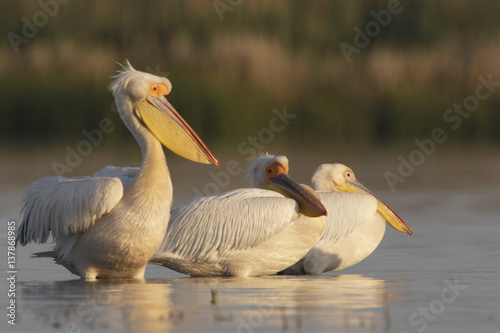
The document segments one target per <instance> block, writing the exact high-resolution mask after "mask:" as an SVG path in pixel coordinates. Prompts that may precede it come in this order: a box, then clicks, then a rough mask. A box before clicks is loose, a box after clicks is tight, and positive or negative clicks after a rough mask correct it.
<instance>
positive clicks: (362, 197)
mask: <svg viewBox="0 0 500 333" xmlns="http://www.w3.org/2000/svg"><path fill="white" fill-rule="evenodd" d="M312 183H313V186H314V189H315V190H316V191H323V192H318V195H319V197H320V199H321V202H322V203H323V204H324V205H325V207H326V209H327V210H328V217H327V219H326V225H325V229H324V231H323V234H322V235H321V237H320V238H319V240H318V242H317V243H316V244H315V245H314V246H313V248H312V249H311V250H310V251H309V252H308V253H307V254H306V255H305V256H304V257H303V258H302V259H301V260H300V261H298V262H297V263H296V264H295V265H293V266H291V267H289V268H287V269H285V270H283V271H282V272H280V274H321V273H323V272H328V271H332V270H338V269H342V268H346V267H349V266H352V265H354V264H357V263H358V262H360V261H361V260H363V259H365V258H366V257H368V256H369V255H370V254H371V253H372V252H373V251H374V250H375V249H376V248H377V246H378V244H379V243H380V241H381V240H382V237H383V236H384V233H385V226H386V224H385V221H386V220H387V222H388V223H389V224H390V225H391V226H392V227H393V228H394V229H396V230H398V231H401V232H406V233H408V234H410V235H411V234H412V231H411V229H410V227H408V225H406V223H405V222H404V221H403V220H402V219H401V218H400V217H399V216H398V215H397V214H396V213H395V212H394V211H393V210H392V209H391V208H389V206H387V205H386V204H385V203H383V202H382V201H381V200H380V199H378V198H377V197H376V196H375V195H374V194H373V193H372V192H370V191H369V190H368V189H367V188H366V187H364V186H363V185H361V183H359V182H358V181H357V180H356V177H355V176H354V172H353V171H352V170H351V169H350V168H348V167H347V166H345V165H343V164H323V165H321V166H320V167H319V168H318V169H317V170H316V172H315V173H314V175H313V177H312ZM344 192H353V193H344Z"/></svg>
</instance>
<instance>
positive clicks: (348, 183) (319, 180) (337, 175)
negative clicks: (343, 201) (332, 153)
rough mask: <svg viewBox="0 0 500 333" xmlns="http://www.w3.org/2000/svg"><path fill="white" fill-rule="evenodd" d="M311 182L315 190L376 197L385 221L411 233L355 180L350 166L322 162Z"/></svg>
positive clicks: (388, 209)
mask: <svg viewBox="0 0 500 333" xmlns="http://www.w3.org/2000/svg"><path fill="white" fill-rule="evenodd" d="M312 183H313V186H314V189H315V190H316V191H327V192H332V191H339V192H354V193H364V194H369V195H371V196H373V197H375V199H377V210H378V212H379V213H380V214H382V216H384V218H385V219H386V220H387V222H388V223H389V224H390V225H391V226H392V227H393V228H394V229H396V230H397V231H401V232H406V233H408V234H410V235H411V234H412V231H411V229H410V227H409V226H408V225H407V224H406V223H405V222H404V221H403V219H402V218H401V217H399V215H398V214H396V212H394V211H393V210H392V209H391V208H390V207H389V206H387V205H386V204H385V203H384V202H383V201H382V200H380V199H379V198H378V197H377V196H376V195H375V194H373V193H372V192H371V191H370V190H368V189H367V188H366V187H365V186H363V185H362V184H361V183H360V182H358V181H357V179H356V176H355V175H354V172H353V171H352V169H351V168H349V167H347V166H345V165H343V164H340V163H335V164H322V165H320V166H319V168H318V169H317V170H316V171H315V172H314V175H313V177H312Z"/></svg>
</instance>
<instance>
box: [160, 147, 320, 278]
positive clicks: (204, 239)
mask: <svg viewBox="0 0 500 333" xmlns="http://www.w3.org/2000/svg"><path fill="white" fill-rule="evenodd" d="M247 170H248V171H249V172H250V173H251V178H254V179H259V180H260V181H261V182H260V183H259V184H257V185H258V186H261V187H271V188H272V187H273V186H275V183H274V179H275V178H276V177H283V176H284V174H285V173H284V172H285V170H288V160H287V159H286V158H285V157H283V156H277V157H272V156H269V155H265V156H260V158H257V159H256V160H255V161H254V162H253V163H252V164H251V165H250V166H249V168H248V169H247ZM266 175H267V176H266ZM271 184H272V185H271ZM295 185H297V184H295ZM297 186H298V185H297ZM301 189H302V190H304V191H306V190H305V189H303V188H301ZM306 192H307V191H306ZM284 193H286V192H284ZM295 194H296V193H295ZM295 194H293V195H292V196H294V195H295ZM309 194H310V193H309ZM303 195H305V194H303ZM306 196H307V195H306ZM312 196H313V195H312ZM294 197H295V196H294ZM295 198H296V199H295V200H293V199H290V198H286V197H284V196H283V195H282V194H279V193H277V192H274V191H268V190H264V189H239V190H234V191H230V192H226V193H223V194H219V195H215V196H211V197H203V198H199V199H196V200H194V201H191V202H189V203H187V204H185V205H182V206H180V207H179V208H177V209H175V210H174V211H173V212H172V215H171V217H170V223H169V228H168V230H167V233H166V235H165V239H164V241H163V243H162V245H161V246H160V249H159V250H158V253H157V254H156V255H155V256H154V257H153V258H152V259H151V260H150V263H153V264H157V265H163V266H165V267H168V268H171V269H174V270H176V271H179V272H181V273H184V274H189V275H192V276H260V275H267V274H273V273H276V272H278V271H280V270H282V269H284V268H286V267H288V266H290V265H291V264H293V263H295V262H296V261H297V260H299V259H300V258H301V257H302V256H303V255H304V254H305V253H307V251H308V250H309V249H310V248H311V246H312V245H313V244H314V243H315V242H316V240H317V239H318V237H319V235H320V234H321V232H322V231H323V228H324V223H325V219H324V216H321V217H308V216H305V215H303V214H301V213H300V212H301V211H302V209H301V208H300V207H299V203H298V201H301V205H308V203H309V202H310V200H312V199H311V198H310V197H307V198H305V199H301V198H300V197H295ZM296 200H297V201H296ZM303 200H304V202H302V201H303ZM315 205H320V204H319V203H318V202H316V203H315ZM321 207H322V206H321ZM320 210H321V209H320ZM323 214H324V208H323V210H321V212H320V213H318V214H317V216H319V215H323Z"/></svg>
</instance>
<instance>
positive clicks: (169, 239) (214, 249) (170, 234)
mask: <svg viewBox="0 0 500 333" xmlns="http://www.w3.org/2000/svg"><path fill="white" fill-rule="evenodd" d="M298 212H299V208H298V205H297V203H296V202H295V201H294V200H292V199H287V198H285V197H283V196H282V195H281V194H279V193H276V192H273V191H267V190H261V189H239V190H235V191H230V192H226V193H223V194H220V195H217V196H211V197H204V198H199V199H196V200H193V201H191V202H189V203H187V204H185V205H182V206H180V207H179V208H177V209H176V210H174V211H173V212H172V214H171V216H170V222H169V226H168V230H167V233H166V235H165V239H164V240H163V244H162V245H161V246H160V248H159V250H158V252H157V254H156V255H155V257H157V258H158V257H162V256H169V257H170V256H179V257H181V258H210V257H212V256H216V257H219V256H222V255H223V254H224V252H226V251H233V250H234V251H236V250H243V249H246V248H251V247H254V246H256V245H258V244H260V243H262V242H263V241H264V240H266V239H268V238H269V237H271V236H272V235H274V234H276V233H278V232H280V231H281V230H283V229H285V228H287V227H288V226H290V224H292V223H293V221H295V220H296V219H297V217H298Z"/></svg>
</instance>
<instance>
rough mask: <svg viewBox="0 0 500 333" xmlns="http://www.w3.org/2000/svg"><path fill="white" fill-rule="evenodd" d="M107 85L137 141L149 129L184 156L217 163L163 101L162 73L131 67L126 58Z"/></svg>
mask: <svg viewBox="0 0 500 333" xmlns="http://www.w3.org/2000/svg"><path fill="white" fill-rule="evenodd" d="M121 66H122V70H121V71H119V72H118V74H117V75H115V76H114V80H113V82H111V84H110V86H109V88H110V90H111V91H112V92H113V95H114V96H115V103H116V106H117V108H118V112H119V114H120V116H121V118H122V119H123V121H124V123H125V124H126V126H127V127H128V128H129V130H130V131H131V132H132V134H133V135H134V136H135V138H136V139H137V141H138V142H139V144H140V145H141V147H142V146H144V145H145V144H146V143H145V141H144V140H143V139H142V137H146V136H148V135H149V133H151V134H152V135H153V136H154V137H155V138H156V139H157V140H158V141H160V142H161V143H162V144H163V145H164V146H165V147H167V148H168V149H169V150H171V151H173V152H174V153H176V154H177V155H179V156H181V157H184V158H186V159H188V160H191V161H194V162H198V163H204V164H209V163H212V164H214V165H216V166H219V162H218V161H217V159H216V158H215V157H214V156H213V155H212V153H211V152H210V151H209V150H208V148H207V147H206V146H205V144H204V143H203V141H201V139H200V138H199V137H198V135H196V133H195V132H194V131H193V130H192V129H191V127H190V126H189V125H188V124H187V123H186V121H185V120H184V119H183V118H182V117H181V116H180V115H179V113H178V112H177V111H176V110H175V109H174V107H173V106H172V105H171V104H170V103H169V102H168V101H167V99H166V98H165V95H168V94H169V93H170V92H171V91H172V84H171V83H170V81H169V80H168V79H166V78H164V77H159V76H156V75H152V74H149V73H144V72H140V71H137V70H135V69H134V68H133V67H132V65H130V63H129V62H128V61H127V62H126V63H125V65H121Z"/></svg>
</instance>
